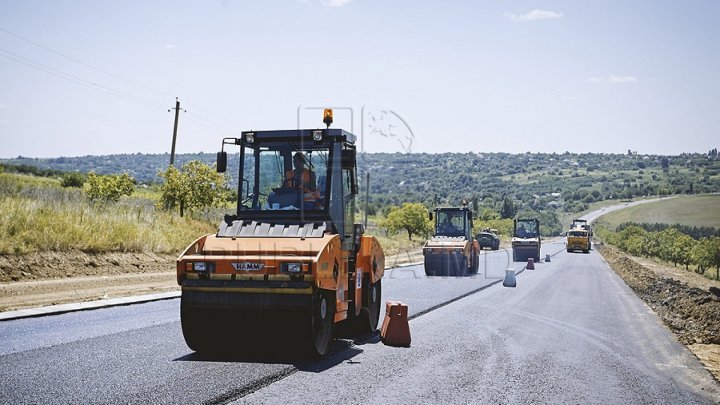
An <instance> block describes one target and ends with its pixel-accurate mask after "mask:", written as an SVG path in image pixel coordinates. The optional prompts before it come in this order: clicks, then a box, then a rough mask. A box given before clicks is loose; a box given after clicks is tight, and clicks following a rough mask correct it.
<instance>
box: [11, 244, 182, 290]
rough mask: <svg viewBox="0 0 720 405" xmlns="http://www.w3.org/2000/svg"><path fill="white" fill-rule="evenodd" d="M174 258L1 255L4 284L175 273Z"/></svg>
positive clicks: (66, 253)
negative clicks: (68, 278) (70, 278)
mask: <svg viewBox="0 0 720 405" xmlns="http://www.w3.org/2000/svg"><path fill="white" fill-rule="evenodd" d="M175 259H176V257H175V256H173V255H158V254H154V253H102V254H90V253H84V252H80V251H75V252H39V253H30V254H26V255H7V256H5V255H0V282H2V283H7V282H14V281H32V280H47V279H58V278H67V277H87V276H114V275H121V274H138V273H159V272H168V271H169V272H174V271H175Z"/></svg>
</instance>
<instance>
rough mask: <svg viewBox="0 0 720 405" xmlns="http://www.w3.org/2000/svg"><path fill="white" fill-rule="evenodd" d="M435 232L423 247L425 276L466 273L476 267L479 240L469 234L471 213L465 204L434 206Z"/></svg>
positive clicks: (470, 231) (470, 272) (474, 271)
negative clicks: (449, 206)
mask: <svg viewBox="0 0 720 405" xmlns="http://www.w3.org/2000/svg"><path fill="white" fill-rule="evenodd" d="M430 219H431V220H433V219H434V220H435V234H434V235H433V237H432V238H430V240H429V241H427V242H426V243H425V246H424V247H423V256H424V263H425V274H426V275H428V276H467V275H472V274H476V273H477V271H478V265H479V261H478V252H479V251H480V244H479V243H478V241H477V240H475V238H473V236H472V227H473V215H472V211H471V210H470V209H468V208H467V207H465V206H463V207H462V208H436V209H435V212H434V215H433V213H430Z"/></svg>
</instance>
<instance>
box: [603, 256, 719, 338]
mask: <svg viewBox="0 0 720 405" xmlns="http://www.w3.org/2000/svg"><path fill="white" fill-rule="evenodd" d="M599 250H600V251H601V253H602V255H603V256H604V257H605V260H607V261H608V263H609V264H610V266H611V267H612V268H613V270H615V272H616V273H617V274H618V275H619V276H620V277H622V279H623V280H625V283H626V284H627V285H628V286H629V287H630V288H632V289H633V290H634V291H635V293H636V294H637V295H638V296H639V297H640V298H642V299H643V300H644V301H645V302H646V303H647V304H648V305H649V306H650V307H651V308H652V309H653V310H654V311H655V312H656V313H657V314H658V315H659V316H660V318H662V320H663V322H665V324H666V325H667V326H668V327H669V328H670V329H671V330H672V331H673V332H675V333H676V334H677V336H678V340H680V341H681V342H682V343H684V344H688V345H689V344H694V343H702V344H720V297H718V295H716V294H715V293H714V291H713V290H714V289H716V287H712V286H711V287H709V288H708V289H706V290H703V289H700V288H697V287H691V286H688V285H687V284H686V283H683V282H681V281H678V280H675V279H674V278H670V277H663V276H662V275H659V274H657V273H656V272H654V271H652V270H650V269H649V268H647V267H645V266H643V265H642V264H640V263H638V262H636V261H635V260H633V259H632V258H630V257H628V256H627V255H625V254H623V253H621V252H619V251H617V250H616V249H613V248H610V247H602V248H601V249H599Z"/></svg>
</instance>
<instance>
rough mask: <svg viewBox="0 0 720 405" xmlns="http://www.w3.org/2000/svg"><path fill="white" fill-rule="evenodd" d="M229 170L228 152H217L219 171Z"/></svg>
mask: <svg viewBox="0 0 720 405" xmlns="http://www.w3.org/2000/svg"><path fill="white" fill-rule="evenodd" d="M225 170H227V152H225V151H222V152H218V153H217V172H218V173H225Z"/></svg>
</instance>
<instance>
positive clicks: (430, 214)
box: [428, 211, 433, 221]
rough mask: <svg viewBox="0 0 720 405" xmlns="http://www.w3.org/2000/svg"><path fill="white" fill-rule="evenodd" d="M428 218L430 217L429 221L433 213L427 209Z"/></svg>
mask: <svg viewBox="0 0 720 405" xmlns="http://www.w3.org/2000/svg"><path fill="white" fill-rule="evenodd" d="M428 218H430V220H431V221H432V220H433V214H432V211H428Z"/></svg>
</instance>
